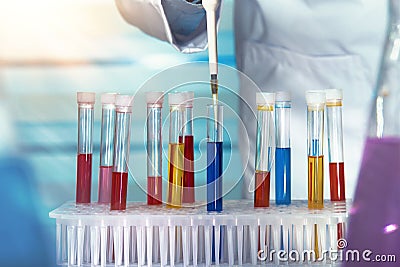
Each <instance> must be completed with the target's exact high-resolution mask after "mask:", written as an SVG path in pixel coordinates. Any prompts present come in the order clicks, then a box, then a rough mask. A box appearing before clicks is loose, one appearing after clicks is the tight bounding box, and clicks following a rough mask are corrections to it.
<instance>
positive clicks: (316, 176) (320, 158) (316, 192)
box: [306, 91, 325, 209]
mask: <svg viewBox="0 0 400 267" xmlns="http://www.w3.org/2000/svg"><path fill="white" fill-rule="evenodd" d="M306 101H307V135H308V138H307V143H308V144H307V147H308V165H307V166H308V208H310V209H322V208H323V207H324V153H323V140H324V108H325V92H323V91H307V92H306Z"/></svg>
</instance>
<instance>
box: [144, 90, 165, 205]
mask: <svg viewBox="0 0 400 267" xmlns="http://www.w3.org/2000/svg"><path fill="white" fill-rule="evenodd" d="M146 101H147V204H148V205H160V204H162V138H161V127H162V124H161V123H162V106H163V103H164V93H163V92H148V93H147V94H146Z"/></svg>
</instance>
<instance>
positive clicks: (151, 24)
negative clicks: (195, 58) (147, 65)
mask: <svg viewBox="0 0 400 267" xmlns="http://www.w3.org/2000/svg"><path fill="white" fill-rule="evenodd" d="M116 4H117V7H118V10H119V12H120V13H121V15H122V17H123V18H124V19H125V20H126V21H127V22H128V23H129V24H132V25H134V26H136V27H138V28H139V29H141V30H142V31H143V32H145V33H147V34H149V35H151V36H153V37H155V38H158V39H160V40H163V41H166V42H169V43H170V44H171V45H172V46H174V47H175V48H176V49H177V50H178V51H181V52H183V53H193V52H199V51H202V50H204V49H205V48H206V47H207V25H206V18H205V11H204V9H203V7H202V5H201V4H192V3H190V2H188V1H186V0H116ZM219 13H220V8H219V9H218V13H217V16H218V18H219Z"/></svg>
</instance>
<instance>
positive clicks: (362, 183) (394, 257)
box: [343, 0, 400, 266]
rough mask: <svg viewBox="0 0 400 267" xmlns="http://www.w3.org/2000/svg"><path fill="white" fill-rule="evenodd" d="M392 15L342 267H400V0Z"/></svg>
mask: <svg viewBox="0 0 400 267" xmlns="http://www.w3.org/2000/svg"><path fill="white" fill-rule="evenodd" d="M389 11H390V14H391V19H390V21H389V25H388V27H389V28H388V33H389V34H388V38H387V41H386V48H385V51H384V54H383V56H382V63H381V68H380V73H379V78H378V80H377V84H376V90H375V95H374V102H373V108H372V110H371V117H370V125H369V133H368V136H369V137H368V138H367V140H366V142H365V147H364V155H363V159H362V165H361V169H360V173H359V177H358V184H357V188H356V192H355V196H354V202H353V205H352V208H351V210H350V218H349V228H348V235H347V237H346V239H347V247H346V250H345V251H344V253H343V261H344V266H399V265H400V112H399V111H400V109H399V107H398V106H399V104H400V58H399V53H400V47H399V45H398V42H399V41H398V40H400V0H391V1H390V10H389ZM396 261H397V263H396Z"/></svg>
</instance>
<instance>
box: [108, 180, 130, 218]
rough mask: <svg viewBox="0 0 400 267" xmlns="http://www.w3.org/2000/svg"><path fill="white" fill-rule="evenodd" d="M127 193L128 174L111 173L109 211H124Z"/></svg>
mask: <svg viewBox="0 0 400 267" xmlns="http://www.w3.org/2000/svg"><path fill="white" fill-rule="evenodd" d="M127 192H128V173H126V172H113V174H112V192H111V210H125V209H126V196H127Z"/></svg>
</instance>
